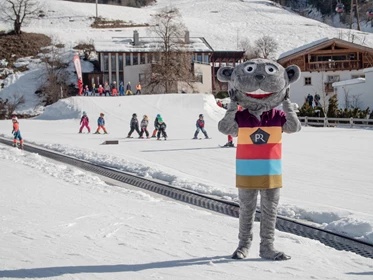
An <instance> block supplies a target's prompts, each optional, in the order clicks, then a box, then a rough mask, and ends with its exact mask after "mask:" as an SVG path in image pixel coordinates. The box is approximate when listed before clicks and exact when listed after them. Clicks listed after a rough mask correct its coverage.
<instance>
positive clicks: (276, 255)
mask: <svg viewBox="0 0 373 280" xmlns="http://www.w3.org/2000/svg"><path fill="white" fill-rule="evenodd" d="M259 255H260V257H261V258H263V259H267V260H272V261H287V260H290V259H291V257H290V256H288V255H286V254H285V253H284V252H280V251H276V250H261V251H260V254H259Z"/></svg>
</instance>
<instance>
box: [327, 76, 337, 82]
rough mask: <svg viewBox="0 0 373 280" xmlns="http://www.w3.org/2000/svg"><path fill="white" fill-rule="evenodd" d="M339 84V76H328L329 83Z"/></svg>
mask: <svg viewBox="0 0 373 280" xmlns="http://www.w3.org/2000/svg"><path fill="white" fill-rule="evenodd" d="M335 82H339V75H328V83H335Z"/></svg>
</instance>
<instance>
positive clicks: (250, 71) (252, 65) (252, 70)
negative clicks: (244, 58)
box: [245, 64, 256, 73]
mask: <svg viewBox="0 0 373 280" xmlns="http://www.w3.org/2000/svg"><path fill="white" fill-rule="evenodd" d="M255 69H256V65H255V64H251V65H249V66H247V67H246V68H245V70H246V71H247V72H248V73H253V72H254V71H255Z"/></svg>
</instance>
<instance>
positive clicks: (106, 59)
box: [104, 54, 109, 71]
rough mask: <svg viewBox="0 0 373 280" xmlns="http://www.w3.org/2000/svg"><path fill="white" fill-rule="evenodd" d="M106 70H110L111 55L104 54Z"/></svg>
mask: <svg viewBox="0 0 373 280" xmlns="http://www.w3.org/2000/svg"><path fill="white" fill-rule="evenodd" d="M104 71H109V56H108V55H107V54H105V55H104Z"/></svg>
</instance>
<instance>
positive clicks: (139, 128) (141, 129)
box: [79, 112, 209, 140]
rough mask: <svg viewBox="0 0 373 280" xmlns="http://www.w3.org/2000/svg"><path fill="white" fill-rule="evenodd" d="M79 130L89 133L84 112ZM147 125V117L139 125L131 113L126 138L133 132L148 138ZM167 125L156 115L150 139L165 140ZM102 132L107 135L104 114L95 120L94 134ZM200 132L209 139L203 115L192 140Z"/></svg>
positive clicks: (199, 119)
mask: <svg viewBox="0 0 373 280" xmlns="http://www.w3.org/2000/svg"><path fill="white" fill-rule="evenodd" d="M80 125H81V126H80V129H79V133H82V131H83V128H84V127H86V128H87V129H88V133H90V132H91V128H90V127H89V118H88V116H87V113H86V112H83V116H82V118H81V119H80ZM148 125H149V118H148V116H147V115H144V116H143V118H142V120H141V122H140V123H139V120H138V119H137V114H136V113H133V114H132V118H131V120H130V131H129V132H128V135H127V138H132V137H131V135H132V133H133V132H134V131H136V132H137V134H138V135H139V138H141V139H143V138H144V133H145V136H146V138H150V136H149V135H150V134H149V131H148ZM166 128H167V125H166V123H165V122H164V121H163V118H162V116H161V115H160V114H157V116H156V118H155V120H154V131H153V134H152V136H151V137H152V138H155V137H157V140H160V138H161V136H162V137H163V138H164V140H167V133H166ZM101 129H102V130H103V131H104V134H107V131H106V129H105V120H104V113H100V117H99V118H98V120H97V130H96V132H95V134H100V130H101ZM200 131H202V133H203V134H204V135H205V138H206V139H209V136H208V135H207V131H206V129H205V120H204V118H203V114H200V115H199V117H198V120H197V122H196V131H195V133H194V137H193V139H198V134H199V132H200Z"/></svg>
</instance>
